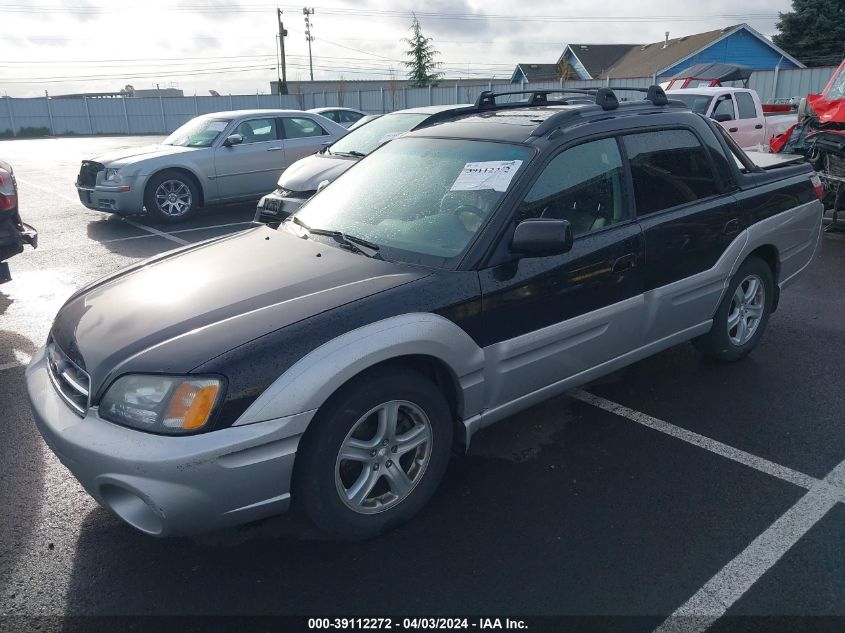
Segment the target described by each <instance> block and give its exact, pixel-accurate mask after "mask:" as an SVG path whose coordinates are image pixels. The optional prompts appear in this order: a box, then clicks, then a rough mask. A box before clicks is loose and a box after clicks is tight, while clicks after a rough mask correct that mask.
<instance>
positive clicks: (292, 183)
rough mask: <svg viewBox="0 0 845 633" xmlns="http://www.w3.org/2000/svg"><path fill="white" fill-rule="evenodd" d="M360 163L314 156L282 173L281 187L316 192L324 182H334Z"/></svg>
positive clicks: (356, 160)
mask: <svg viewBox="0 0 845 633" xmlns="http://www.w3.org/2000/svg"><path fill="white" fill-rule="evenodd" d="M357 162H358V159H356V158H347V157H345V156H344V157H341V156H326V155H325V154H312V155H311V156H306V157H305V158H301V159H299V160H298V161H296V162H295V163H294V164H293V165H291V166H290V167H288V168H287V169H286V170H285V171H283V172H282V175H281V177H280V178H279V186H280V187H282V188H284V189H290V190H291V191H314V190H316V189H317V186H318V185H319V184H320V183H321V182H323V181H324V180H328V181H333V180H334V179H335V178H337V177H338V176H340V175H341V174H342V173H343V172H345V171H346V170H347V169H349V168H350V167H352V165H354V164H355V163H357Z"/></svg>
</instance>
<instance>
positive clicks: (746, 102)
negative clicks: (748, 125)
mask: <svg viewBox="0 0 845 633" xmlns="http://www.w3.org/2000/svg"><path fill="white" fill-rule="evenodd" d="M736 105H737V108H739V118H740V119H754V118H757V108H755V107H754V99H753V98H752V96H751V95H750V94H749V93H747V92H737V93H736Z"/></svg>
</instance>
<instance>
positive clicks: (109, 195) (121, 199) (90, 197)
mask: <svg viewBox="0 0 845 633" xmlns="http://www.w3.org/2000/svg"><path fill="white" fill-rule="evenodd" d="M76 192H77V194H79V201H80V202H81V203H82V204H83V205H85V206H86V207H88V208H89V209H94V210H95V211H108V212H110V213H119V214H121V215H133V214H136V213H141V211H143V209H144V187H143V183H141V182H140V181H137V179H136V181H133V182H130V183H128V184H126V183H124V184H121V185H120V186H111V185H97V186H95V187H85V186H82V185H80V184H78V183H77V185H76Z"/></svg>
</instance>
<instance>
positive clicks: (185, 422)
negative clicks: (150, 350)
mask: <svg viewBox="0 0 845 633" xmlns="http://www.w3.org/2000/svg"><path fill="white" fill-rule="evenodd" d="M223 387H224V383H223V380H222V379H221V378H219V377H215V376H157V375H144V374H136V375H127V376H121V377H120V378H118V379H117V380H116V381H115V382H114V383H113V384H112V386H111V387H109V390H108V391H107V392H106V395H105V396H103V399H102V400H101V401H100V416H101V417H103V418H105V419H106V420H111V421H112V422H116V423H118V424H124V425H126V426H131V427H134V428H136V429H142V430H144V431H151V432H153V433H167V434H171V435H179V434H183V433H193V432H195V431H198V430H200V429H202V428H203V427H204V426H205V425H206V424H207V423H208V421H209V420H210V419H211V415H212V413H213V412H214V409H215V407H216V406H217V405H218V404H219V403H220V401H221V400H222V398H223V391H224V389H223Z"/></svg>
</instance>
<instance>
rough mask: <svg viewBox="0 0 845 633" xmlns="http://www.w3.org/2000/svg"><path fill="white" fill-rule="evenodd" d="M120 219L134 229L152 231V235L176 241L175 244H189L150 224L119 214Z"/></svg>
mask: <svg viewBox="0 0 845 633" xmlns="http://www.w3.org/2000/svg"><path fill="white" fill-rule="evenodd" d="M120 219H121V220H123V221H124V222H126V224H130V225H132V226H134V227H135V228H136V229H141V230H142V231H147V232H148V233H152V234H153V235H158V236H159V237H163V238H164V239H166V240H170V241H171V242H176V243H177V244H190V242H189V241H188V240H183V239H182V238H181V237H176V236H175V235H171V234H170V233H165V232H164V231H159V230H158V229H154V228H153V227H151V226H147V225H145V224H140V223H138V222H135V221H134V220H130V219H128V218H125V217H123V216H121V218H120Z"/></svg>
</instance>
